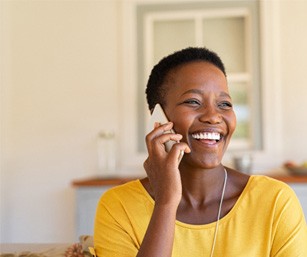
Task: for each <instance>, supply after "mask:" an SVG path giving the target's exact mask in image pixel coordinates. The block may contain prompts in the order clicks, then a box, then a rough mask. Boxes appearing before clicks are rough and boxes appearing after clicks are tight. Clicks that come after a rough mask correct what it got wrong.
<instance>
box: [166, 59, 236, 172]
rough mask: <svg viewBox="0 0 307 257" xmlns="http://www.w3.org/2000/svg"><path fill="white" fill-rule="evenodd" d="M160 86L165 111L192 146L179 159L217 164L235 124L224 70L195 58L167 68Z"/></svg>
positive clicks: (195, 163)
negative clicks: (173, 67)
mask: <svg viewBox="0 0 307 257" xmlns="http://www.w3.org/2000/svg"><path fill="white" fill-rule="evenodd" d="M163 86H164V87H165V89H166V94H165V99H164V100H165V101H164V102H165V105H164V110H165V113H166V115H167V116H168V118H169V120H171V121H172V122H174V130H175V131H176V133H179V134H182V135H183V139H182V141H183V142H186V143H187V144H188V145H189V147H190V149H191V153H190V154H186V155H185V157H184V159H183V160H182V163H183V164H188V165H192V166H194V167H200V168H206V169H209V168H214V167H216V166H217V165H219V164H220V163H221V160H222V157H223V155H224V152H225V150H226V148H227V146H228V144H229V141H230V138H231V136H232V134H233V132H234V130H235V127H236V116H235V113H234V111H233V108H232V100H231V98H230V96H229V92H228V86H227V81H226V78H225V75H224V74H223V72H222V71H221V70H220V69H218V68H217V67H216V66H214V65H213V64H211V63H209V62H204V61H195V62H191V63H188V64H184V65H182V66H179V67H178V68H175V69H173V70H172V71H170V72H169V74H168V75H167V78H166V82H165V83H164V85H163Z"/></svg>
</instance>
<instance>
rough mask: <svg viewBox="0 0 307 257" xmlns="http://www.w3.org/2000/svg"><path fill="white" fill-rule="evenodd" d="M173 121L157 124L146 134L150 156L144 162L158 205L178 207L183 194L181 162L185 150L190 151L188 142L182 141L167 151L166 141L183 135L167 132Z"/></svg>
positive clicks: (179, 138) (175, 139)
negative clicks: (179, 167) (180, 171)
mask: <svg viewBox="0 0 307 257" xmlns="http://www.w3.org/2000/svg"><path fill="white" fill-rule="evenodd" d="M172 127H173V123H172V122H169V123H166V124H164V125H160V124H159V123H157V124H155V128H154V130H153V131H151V132H150V133H149V134H148V135H147V136H146V145H147V150H148V158H147V159H146V161H145V162H144V168H145V170H146V173H147V176H148V179H149V182H150V185H151V188H152V190H153V193H154V198H155V204H156V205H169V204H171V205H174V206H176V207H178V205H179V202H180V200H181V196H182V185H181V179H180V173H179V169H178V166H179V162H180V160H181V155H182V153H183V152H185V153H189V152H190V148H189V147H188V145H187V144H186V143H183V142H180V143H176V144H174V145H173V146H172V148H171V150H170V152H166V150H165V146H164V143H166V142H167V141H169V140H173V141H180V140H181V139H182V135H180V134H174V133H165V132H166V131H169V130H171V129H172Z"/></svg>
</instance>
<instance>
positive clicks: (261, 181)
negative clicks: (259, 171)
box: [248, 175, 295, 197]
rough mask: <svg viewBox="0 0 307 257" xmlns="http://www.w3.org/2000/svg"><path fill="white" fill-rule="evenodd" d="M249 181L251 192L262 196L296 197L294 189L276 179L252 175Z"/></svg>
mask: <svg viewBox="0 0 307 257" xmlns="http://www.w3.org/2000/svg"><path fill="white" fill-rule="evenodd" d="M249 180H250V181H249V183H248V184H249V185H248V189H249V191H252V192H258V193H260V195H263V194H266V195H267V196H269V195H272V196H279V197H281V196H284V197H292V196H295V193H294V191H293V189H292V188H291V187H290V186H289V185H288V184H286V183H285V182H283V181H280V180H277V179H275V178H272V177H269V176H266V175H251V177H250V179H249Z"/></svg>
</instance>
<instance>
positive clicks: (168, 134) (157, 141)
mask: <svg viewBox="0 0 307 257" xmlns="http://www.w3.org/2000/svg"><path fill="white" fill-rule="evenodd" d="M172 127H173V123H172V122H168V123H166V124H163V125H160V124H159V123H155V128H154V129H153V130H152V131H151V132H150V133H149V134H148V135H147V136H146V145H147V149H148V153H149V154H150V153H151V152H152V151H162V150H164V144H165V143H166V142H168V141H170V140H172V141H175V142H178V141H180V140H181V139H182V135H180V134H176V133H174V131H173V130H172ZM164 151H165V150H164Z"/></svg>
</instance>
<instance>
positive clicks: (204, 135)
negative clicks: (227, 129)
mask: <svg viewBox="0 0 307 257" xmlns="http://www.w3.org/2000/svg"><path fill="white" fill-rule="evenodd" d="M192 137H193V138H195V139H211V140H220V138H221V134H220V133H217V132H203V133H197V134H193V135H192Z"/></svg>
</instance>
